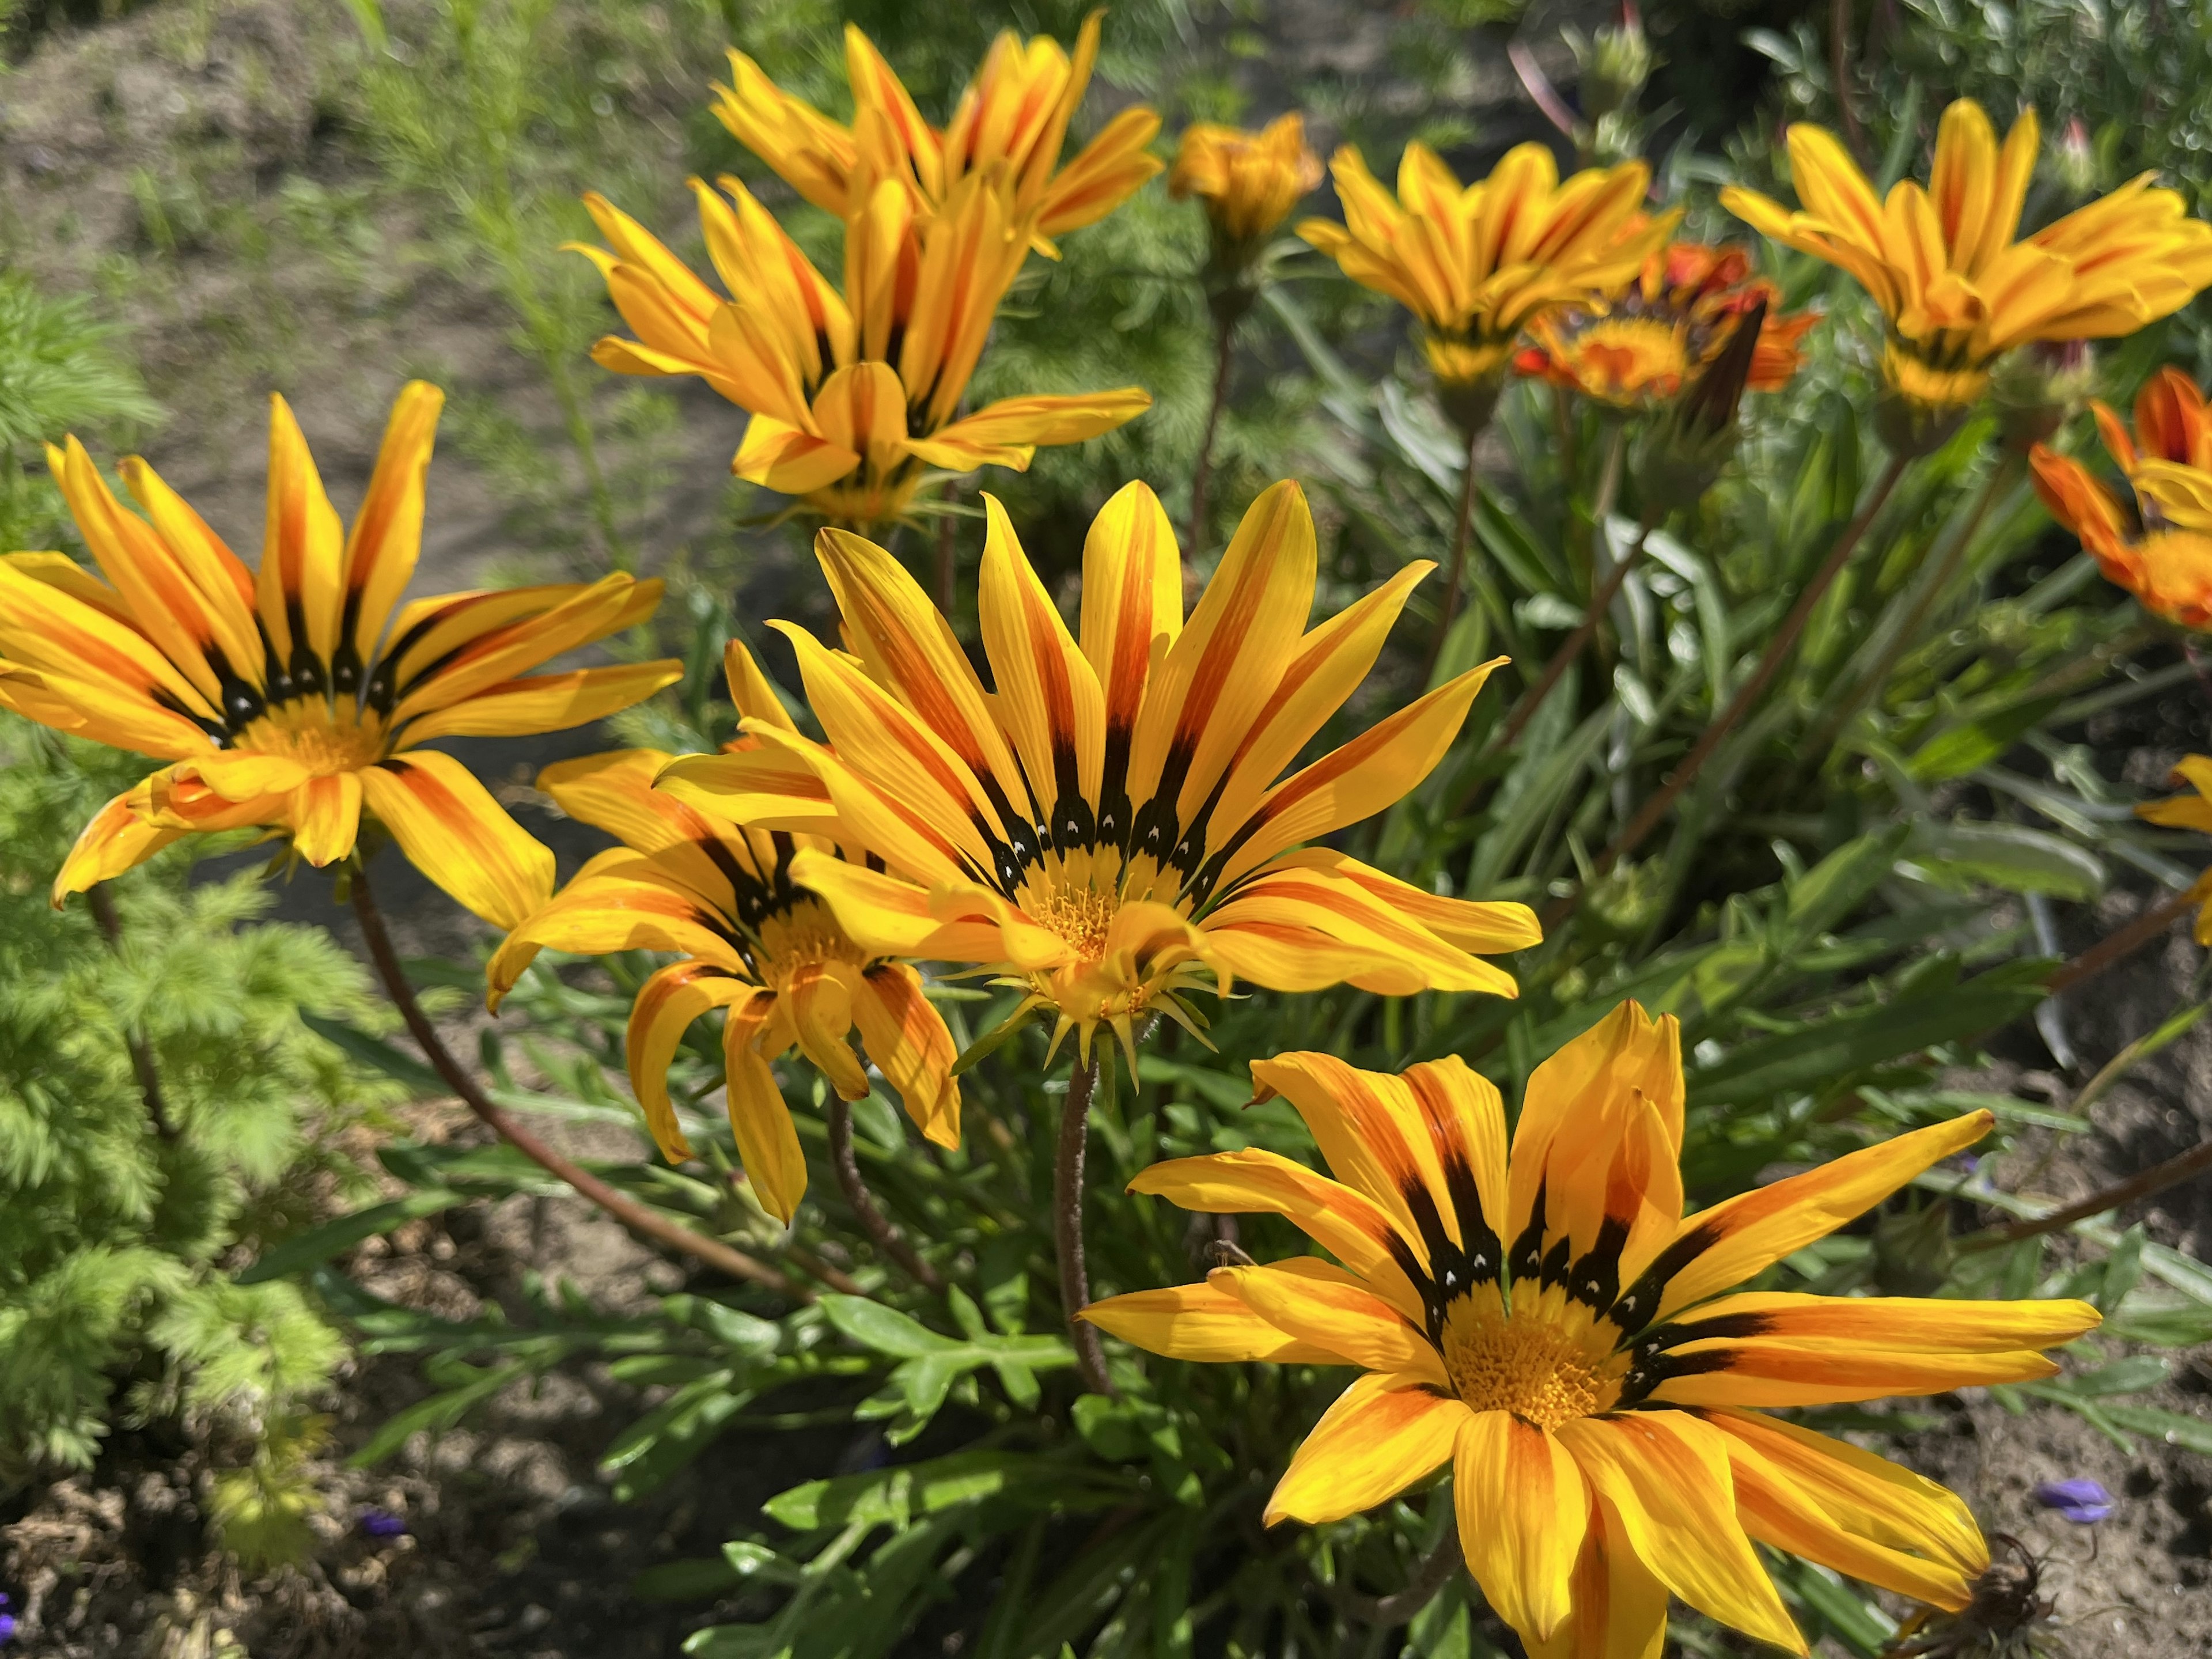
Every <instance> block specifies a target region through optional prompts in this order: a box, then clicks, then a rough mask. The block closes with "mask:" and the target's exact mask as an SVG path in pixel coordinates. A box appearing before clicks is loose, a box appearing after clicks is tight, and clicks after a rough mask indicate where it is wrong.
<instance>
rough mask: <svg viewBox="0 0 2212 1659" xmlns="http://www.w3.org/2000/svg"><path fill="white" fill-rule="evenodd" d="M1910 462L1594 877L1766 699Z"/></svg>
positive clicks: (1875, 498) (1564, 906) (1832, 553)
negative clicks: (1763, 697) (1831, 588)
mask: <svg viewBox="0 0 2212 1659" xmlns="http://www.w3.org/2000/svg"><path fill="white" fill-rule="evenodd" d="M1909 459H1910V458H1909V457H1907V456H1904V455H1896V456H1893V457H1891V459H1890V462H1889V465H1887V467H1886V468H1884V469H1883V471H1882V474H1881V478H1880V479H1879V480H1878V481H1877V482H1876V483H1875V487H1874V493H1873V494H1872V495H1869V496H1868V497H1867V501H1866V505H1865V506H1864V507H1861V508H1860V509H1859V510H1858V513H1857V515H1856V516H1855V517H1853V519H1852V520H1851V521H1850V524H1848V525H1846V526H1844V533H1843V534H1842V535H1841V536H1839V537H1838V538H1836V544H1835V546H1834V547H1833V548H1832V549H1830V550H1829V552H1828V556H1827V558H1826V560H1825V561H1824V562H1822V563H1821V566H1820V569H1818V570H1817V571H1815V572H1814V574H1813V580H1810V581H1808V582H1807V583H1806V584H1805V591H1804V592H1802V593H1800V594H1799V595H1798V596H1797V603H1796V605H1792V606H1790V614H1789V615H1788V616H1787V617H1784V618H1783V620H1782V626H1781V627H1780V628H1778V629H1776V630H1775V634H1774V637H1773V638H1772V639H1771V640H1769V641H1767V642H1766V649H1765V651H1764V652H1763V653H1760V655H1759V665H1758V666H1757V667H1755V668H1753V670H1752V671H1751V677H1750V678H1748V679H1747V680H1745V681H1744V683H1743V684H1741V686H1739V687H1738V688H1737V689H1736V694H1735V696H1733V697H1731V698H1729V702H1728V706H1727V707H1726V708H1723V709H1722V710H1721V712H1720V713H1719V714H1717V715H1716V716H1715V717H1714V719H1713V722H1712V724H1711V725H1710V726H1706V727H1705V731H1704V732H1703V733H1702V734H1700V735H1699V738H1698V741H1697V743H1696V744H1695V745H1694V746H1692V749H1691V750H1690V752H1689V753H1688V754H1687V755H1686V756H1684V757H1683V758H1682V763H1681V764H1680V765H1679V766H1677V767H1676V768H1675V769H1674V773H1673V774H1672V775H1670V776H1669V777H1668V779H1667V781H1665V782H1664V783H1662V784H1661V785H1660V786H1659V787H1658V788H1656V789H1655V790H1654V791H1652V793H1651V794H1650V797H1649V798H1648V799H1646V800H1645V801H1644V805H1643V807H1642V809H1641V810H1640V811H1638V813H1637V814H1636V816H1635V817H1633V818H1631V819H1630V820H1629V822H1628V826H1627V828H1626V829H1623V830H1622V831H1621V832H1620V834H1619V835H1618V836H1614V837H1613V840H1612V841H1611V842H1609V843H1608V844H1607V847H1606V849H1605V850H1604V851H1603V852H1602V853H1601V854H1598V856H1597V861H1596V864H1595V866H1594V872H1595V874H1598V875H1603V874H1605V873H1606V872H1607V871H1608V870H1610V869H1612V868H1613V866H1614V865H1616V864H1618V863H1620V860H1622V859H1624V858H1626V857H1627V856H1628V854H1631V853H1632V852H1634V851H1635V850H1636V849H1637V848H1638V847H1640V846H1642V845H1643V844H1644V838H1645V837H1646V836H1650V833H1651V832H1652V831H1653V830H1654V829H1657V828H1658V827H1659V825H1660V824H1661V823H1662V822H1663V821H1664V820H1665V818H1666V817H1667V814H1668V811H1669V810H1671V809H1672V808H1673V806H1674V802H1675V801H1676V799H1679V798H1680V795H1681V793H1682V792H1683V791H1684V790H1685V789H1687V788H1688V787H1690V785H1691V783H1692V781H1695V780H1696V778H1697V775H1698V774H1699V772H1700V771H1702V770H1704V769H1705V763H1706V762H1707V761H1709V760H1711V758H1712V756H1713V751H1714V750H1717V749H1718V748H1719V747H1720V745H1721V742H1722V739H1723V738H1726V737H1727V736H1728V734H1729V732H1733V731H1735V728H1736V727H1737V726H1738V725H1740V724H1741V722H1742V720H1743V717H1744V716H1745V715H1746V714H1749V713H1750V712H1751V710H1752V708H1753V705H1754V704H1756V703H1757V702H1759V698H1761V697H1762V696H1765V695H1766V688H1767V687H1768V686H1769V685H1771V684H1773V682H1774V677H1775V676H1776V675H1777V674H1778V673H1780V672H1781V671H1782V665H1783V664H1784V663H1785V662H1787V661H1788V660H1789V659H1790V652H1791V651H1793V650H1795V649H1796V645H1797V641H1798V640H1799V638H1800V637H1801V636H1802V635H1803V634H1804V632H1805V625H1806V624H1807V623H1809V622H1811V621H1812V619H1813V611H1814V607H1815V606H1817V605H1819V604H1820V601H1821V599H1823V598H1825V597H1826V594H1827V592H1828V589H1829V588H1830V587H1832V586H1834V585H1835V580H1836V578H1837V577H1838V576H1839V575H1841V574H1843V570H1844V566H1845V565H1846V564H1848V563H1850V557H1851V555H1852V554H1853V553H1854V552H1856V551H1857V549H1858V544H1859V543H1860V542H1861V541H1862V540H1863V539H1864V538H1865V536H1866V532H1867V528H1868V526H1870V525H1871V524H1873V522H1874V520H1875V514H1876V513H1879V512H1881V509H1882V506H1883V504H1884V503H1885V502H1887V501H1888V500H1889V497H1890V492H1891V491H1892V490H1893V489H1896V488H1897V481H1898V479H1899V477H1903V476H1904V472H1905V465H1906V464H1907V462H1908V460H1909ZM1579 898H1580V894H1579V893H1577V894H1576V895H1573V896H1570V897H1569V898H1567V899H1565V900H1562V901H1561V902H1560V903H1559V905H1555V906H1554V907H1553V911H1552V913H1550V914H1547V915H1546V916H1545V918H1544V921H1545V924H1546V925H1547V927H1549V926H1552V925H1553V924H1555V923H1556V922H1557V921H1560V920H1562V919H1564V918H1565V916H1566V915H1568V914H1569V913H1570V912H1571V911H1572V910H1573V908H1574V907H1575V904H1576V903H1577V902H1578V900H1579Z"/></svg>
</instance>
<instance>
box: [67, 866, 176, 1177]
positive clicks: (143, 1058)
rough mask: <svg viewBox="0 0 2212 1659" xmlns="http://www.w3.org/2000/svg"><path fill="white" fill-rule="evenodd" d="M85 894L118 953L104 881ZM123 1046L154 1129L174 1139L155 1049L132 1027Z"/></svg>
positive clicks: (119, 938)
mask: <svg viewBox="0 0 2212 1659" xmlns="http://www.w3.org/2000/svg"><path fill="white" fill-rule="evenodd" d="M84 896H85V900H86V902H88V904H89V905H90V906H91V907H92V919H93V921H94V922H96V923H98V924H99V927H100V937H101V938H103V939H106V941H107V943H108V947H109V948H110V949H111V950H112V951H116V952H117V953H118V954H120V953H121V951H122V949H123V919H122V918H121V917H120V916H118V915H116V914H115V901H114V900H113V899H112V898H111V897H110V896H108V892H107V884H106V882H94V884H92V885H91V886H90V887H88V888H87V889H86V890H85V895H84ZM123 1046H124V1048H125V1049H127V1050H128V1051H129V1052H130V1054H131V1075H132V1076H133V1077H135V1078H137V1079H138V1093H139V1095H140V1096H141V1097H143V1099H144V1100H145V1102H146V1115H147V1116H148V1117H149V1118H150V1119H152V1120H153V1123H154V1133H155V1134H157V1135H159V1136H161V1139H164V1140H174V1139H176V1138H177V1126H176V1125H175V1124H174V1123H173V1122H172V1121H170V1118H169V1105H168V1102H167V1100H166V1099H165V1098H164V1097H162V1094H161V1073H159V1072H156V1071H155V1069H154V1050H153V1048H151V1047H150V1046H149V1044H148V1043H147V1042H146V1034H145V1032H143V1030H137V1029H135V1028H134V1029H133V1030H131V1031H129V1032H127V1033H125V1036H124V1038H123Z"/></svg>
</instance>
